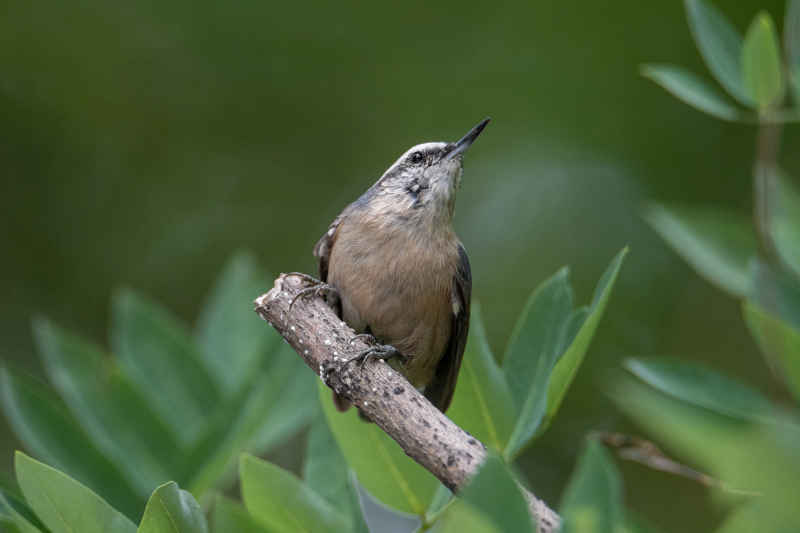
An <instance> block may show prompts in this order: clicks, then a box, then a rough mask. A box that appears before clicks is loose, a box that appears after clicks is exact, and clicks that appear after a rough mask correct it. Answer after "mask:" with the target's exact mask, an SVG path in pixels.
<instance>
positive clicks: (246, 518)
mask: <svg viewBox="0 0 800 533" xmlns="http://www.w3.org/2000/svg"><path fill="white" fill-rule="evenodd" d="M212 524H213V525H212V526H211V531H212V532H213V533H270V531H269V530H268V529H267V528H265V527H263V526H262V525H260V524H259V523H258V522H256V521H255V519H254V518H253V517H251V516H250V515H249V514H248V513H247V509H245V508H244V506H243V505H242V504H240V503H239V502H235V501H233V500H230V499H228V498H226V497H224V496H217V497H216V499H215V500H214V513H213V516H212Z"/></svg>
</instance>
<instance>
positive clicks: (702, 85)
mask: <svg viewBox="0 0 800 533" xmlns="http://www.w3.org/2000/svg"><path fill="white" fill-rule="evenodd" d="M642 75H643V76H644V77H645V78H648V79H650V80H652V81H654V82H655V83H657V84H658V85H660V86H661V87H663V88H664V89H666V91H667V92H669V93H670V94H672V96H674V97H676V98H677V99H678V100H681V101H682V102H684V103H686V104H689V105H690V106H692V107H694V108H695V109H699V110H700V111H702V112H704V113H707V114H709V115H711V116H712V117H716V118H719V119H722V120H728V121H732V122H733V121H737V120H741V119H742V116H743V115H742V112H741V111H740V110H739V109H737V108H736V107H735V106H734V105H733V104H732V103H730V102H729V101H728V100H727V98H725V96H724V95H723V94H721V93H720V92H719V91H717V90H716V89H715V88H714V87H712V86H711V85H709V84H708V83H706V82H705V80H703V79H701V78H699V77H697V75H695V74H694V73H692V72H689V71H688V70H686V69H684V68H683V67H678V66H675V65H644V66H643V67H642Z"/></svg>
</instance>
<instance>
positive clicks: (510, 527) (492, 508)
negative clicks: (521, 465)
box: [459, 454, 535, 533]
mask: <svg viewBox="0 0 800 533" xmlns="http://www.w3.org/2000/svg"><path fill="white" fill-rule="evenodd" d="M459 498H460V499H461V500H462V501H463V502H465V503H467V504H468V505H469V506H470V507H472V508H474V509H476V510H478V511H479V512H480V513H481V514H482V515H483V516H484V517H485V518H486V519H488V521H489V522H490V523H491V524H492V525H493V526H494V527H496V528H497V530H498V531H503V532H507V533H517V532H519V533H523V532H525V531H531V532H532V531H535V528H534V522H533V520H532V517H531V515H530V512H529V511H528V504H527V502H526V501H525V497H524V496H523V495H522V492H521V490H520V487H519V485H518V484H517V482H516V480H515V479H514V476H513V475H512V474H511V470H509V468H508V466H507V465H506V464H505V463H504V462H503V460H502V459H500V457H498V456H497V455H494V454H490V455H488V456H487V457H486V459H485V460H484V462H483V464H482V465H481V468H480V470H478V473H477V474H475V476H474V477H473V478H472V479H471V480H470V481H469V484H468V485H467V486H466V487H464V489H463V490H462V491H461V493H460V494H459Z"/></svg>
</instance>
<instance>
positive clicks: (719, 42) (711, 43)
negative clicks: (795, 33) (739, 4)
mask: <svg viewBox="0 0 800 533" xmlns="http://www.w3.org/2000/svg"><path fill="white" fill-rule="evenodd" d="M686 14H687V16H688V18H689V27H690V28H691V30H692V36H693V37H694V41H695V43H697V48H698V49H699V50H700V54H701V55H702V56H703V60H704V61H705V62H706V65H707V66H708V68H709V70H710V71H711V73H712V74H713V75H714V77H715V78H716V79H717V81H719V82H720V84H722V86H723V87H724V88H725V90H727V91H728V92H729V93H730V94H731V95H732V96H733V97H734V98H736V99H737V100H738V101H739V102H741V103H742V104H744V105H747V106H752V104H753V100H752V98H751V97H750V93H749V92H748V91H747V88H746V87H745V85H744V83H743V79H742V71H741V66H740V59H741V57H742V37H741V35H740V34H739V32H738V31H737V30H736V28H734V27H733V25H732V24H731V23H730V22H729V21H728V19H726V18H725V15H723V14H722V13H721V12H720V11H719V10H718V9H717V8H716V7H714V6H713V5H712V4H711V3H709V2H707V1H705V0H686Z"/></svg>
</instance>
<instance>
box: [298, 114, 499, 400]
mask: <svg viewBox="0 0 800 533" xmlns="http://www.w3.org/2000/svg"><path fill="white" fill-rule="evenodd" d="M488 122H489V119H488V118H487V119H485V120H483V121H482V122H481V123H479V124H478V125H477V126H475V127H474V128H472V130H470V132H469V133H467V134H466V135H465V136H464V137H463V138H462V139H461V140H459V141H457V142H454V143H447V142H430V143H424V144H419V145H417V146H414V147H413V148H411V149H409V150H408V151H407V152H406V153H404V154H403V155H402V156H400V158H399V159H398V160H397V161H396V162H395V163H394V164H393V165H392V166H391V167H389V169H388V170H387V171H386V172H384V174H383V176H381V178H380V179H379V180H378V181H377V182H376V183H375V184H374V185H373V186H372V187H370V188H369V189H367V191H366V192H365V193H364V194H362V195H361V197H360V198H358V199H357V200H356V201H355V202H353V203H351V204H350V205H348V206H347V207H346V208H345V209H344V211H342V213H341V214H340V215H339V216H338V217H336V219H335V220H334V221H333V223H332V224H331V225H330V227H329V228H328V231H327V232H326V233H325V234H324V235H323V236H322V238H321V239H320V240H319V242H318V243H317V245H316V246H315V247H314V255H315V256H316V257H317V258H318V259H319V276H320V280H321V282H323V284H327V285H326V288H328V289H330V290H332V291H334V292H336V293H338V300H339V306H340V313H341V314H340V316H341V318H342V319H343V320H344V321H345V322H346V323H347V324H348V325H349V326H350V327H352V328H353V329H354V330H355V331H356V332H358V333H362V334H364V335H369V336H372V337H374V339H372V338H371V339H370V340H371V341H372V344H373V346H372V347H371V348H370V349H368V350H366V351H365V352H363V353H362V354H360V355H359V356H358V357H357V358H355V359H361V360H362V362H363V361H365V360H366V359H369V358H378V359H384V360H387V361H388V362H389V363H390V364H391V365H392V366H393V367H394V368H395V369H397V370H398V371H399V372H401V373H402V374H403V375H404V376H405V377H406V378H407V379H408V381H409V382H410V383H411V385H413V386H414V387H416V388H418V389H420V390H422V391H423V393H424V394H425V396H426V397H427V398H428V399H429V400H430V401H431V403H433V405H435V406H436V407H437V408H438V409H440V410H441V411H442V412H444V411H445V410H446V409H447V407H448V406H449V405H450V401H451V400H452V398H453V391H454V390H455V386H456V379H457V377H458V370H459V368H460V366H461V358H462V356H463V354H464V346H465V345H466V342H467V330H468V328H469V306H470V293H471V290H472V276H471V273H470V266H469V259H468V258H467V253H466V251H465V250H464V246H463V245H462V244H461V242H460V241H459V240H458V237H457V236H456V234H455V231H454V230H453V212H454V209H455V202H456V191H457V190H458V188H459V185H460V182H461V174H462V160H463V157H464V152H465V151H466V150H467V149H468V148H469V147H470V146H471V145H472V143H473V142H474V141H475V139H476V138H477V137H478V135H480V133H481V131H483V128H484V127H486V124H487V123H488ZM334 402H335V403H336V406H337V407H338V408H339V409H340V410H342V411H344V410H346V409H347V408H348V407H349V406H350V403H349V402H348V401H347V400H346V399H345V398H341V397H339V396H337V395H336V393H334Z"/></svg>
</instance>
